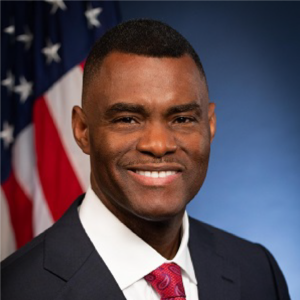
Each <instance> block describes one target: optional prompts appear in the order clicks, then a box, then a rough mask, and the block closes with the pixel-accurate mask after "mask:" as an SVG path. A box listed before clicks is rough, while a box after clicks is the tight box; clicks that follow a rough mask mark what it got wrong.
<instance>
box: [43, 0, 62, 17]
mask: <svg viewBox="0 0 300 300" xmlns="http://www.w3.org/2000/svg"><path fill="white" fill-rule="evenodd" d="M45 1H46V2H48V3H49V4H51V5H52V9H51V12H50V13H51V14H52V15H53V14H55V13H56V11H57V9H58V8H60V9H61V10H66V9H67V6H66V4H65V3H64V1H63V0H45Z"/></svg>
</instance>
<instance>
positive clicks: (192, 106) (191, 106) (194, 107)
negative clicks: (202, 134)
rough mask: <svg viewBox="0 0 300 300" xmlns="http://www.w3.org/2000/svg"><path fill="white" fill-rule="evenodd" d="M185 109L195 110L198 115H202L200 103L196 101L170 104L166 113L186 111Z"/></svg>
mask: <svg viewBox="0 0 300 300" xmlns="http://www.w3.org/2000/svg"><path fill="white" fill-rule="evenodd" d="M187 111H196V113H197V114H198V115H199V116H200V117H201V115H202V109H201V107H200V105H199V104H198V103H196V102H192V103H187V104H181V105H176V106H172V107H170V108H169V109H168V111H167V115H173V114H177V113H182V112H187Z"/></svg>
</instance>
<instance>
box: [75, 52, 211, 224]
mask: <svg viewBox="0 0 300 300" xmlns="http://www.w3.org/2000/svg"><path fill="white" fill-rule="evenodd" d="M76 109H77V111H76ZM76 109H75V110H74V111H73V114H74V115H73V118H74V124H75V125H74V124H73V127H74V126H75V127H76V126H77V125H76V124H77V121H76V120H79V119H81V120H84V121H83V123H80V122H81V121H80V122H79V123H80V126H77V127H80V128H81V129H80V130H78V132H80V134H81V135H80V134H79V135H80V137H79V138H78V137H76V138H77V141H79V140H80V138H81V137H82V138H83V140H84V141H85V142H84V143H83V145H82V144H81V142H80V141H79V142H78V143H79V144H80V146H81V148H82V149H83V151H84V152H85V153H87V154H89V155H90V159H91V182H92V188H93V190H94V191H95V192H96V194H97V195H98V196H99V198H100V199H101V200H102V202H103V203H104V204H105V205H106V206H107V207H108V208H109V209H110V210H111V211H112V212H113V213H114V214H116V215H118V216H119V217H120V218H121V219H122V218H124V216H127V218H128V217H130V216H133V215H134V216H135V217H138V218H142V219H144V220H152V221H159V220H166V219H168V218H172V217H174V216H176V215H179V214H182V213H183V211H184V209H185V207H186V205H187V203H188V202H189V201H190V200H191V199H192V198H193V197H194V196H195V195H196V193H197V192H198V191H199V189H200V187H201V185H202V183H203V181H204V178H205V175H206V171H207V165H208V158H209V152H210V143H211V140H212V137H213V135H214V130H215V116H214V104H208V92H207V88H206V84H205V81H204V79H203V78H202V77H201V76H200V73H199V70H198V69H197V66H196V64H195V62H194V61H193V60H192V58H190V57H189V56H187V55H186V56H183V57H181V58H153V57H145V56H138V55H133V54H131V55H130V54H124V53H112V54H110V55H108V56H107V57H106V58H105V59H104V61H103V63H102V65H101V68H100V70H99V73H98V74H97V75H96V76H95V78H94V79H93V80H92V82H91V83H90V85H89V87H88V92H87V94H86V95H85V105H84V107H83V110H84V114H85V117H81V118H78V114H82V112H81V111H80V109H79V108H76ZM82 116H83V114H82ZM75 132H76V129H75ZM75 136H76V133H75Z"/></svg>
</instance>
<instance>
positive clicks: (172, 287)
mask: <svg viewBox="0 0 300 300" xmlns="http://www.w3.org/2000/svg"><path fill="white" fill-rule="evenodd" d="M144 278H145V280H146V281H148V282H149V283H151V285H152V287H153V288H154V289H155V290H156V291H157V293H158V294H159V295H160V297H161V300H165V299H166V300H171V299H174V300H185V291H184V287H183V284H182V277H181V269H180V267H179V266H178V265H176V264H174V263H170V264H163V265H161V266H160V267H158V268H157V269H156V270H154V271H152V272H151V273H149V274H148V275H146V276H145V277H144Z"/></svg>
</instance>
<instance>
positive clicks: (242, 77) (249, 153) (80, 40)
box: [0, 0, 300, 299]
mask: <svg viewBox="0 0 300 300" xmlns="http://www.w3.org/2000/svg"><path fill="white" fill-rule="evenodd" d="M1 6H2V10H1V40H2V45H1V47H2V48H1V50H2V51H1V63H2V66H1V96H2V110H1V134H0V137H1V154H2V157H1V173H2V174H1V176H2V177H1V233H2V238H1V240H2V243H1V250H2V252H1V257H2V258H4V257H5V256H6V255H7V254H8V253H10V252H12V251H13V250H14V249H16V248H17V247H19V246H21V245H22V244H24V243H26V241H28V240H29V239H31V237H32V236H34V235H36V234H38V233H39V232H41V231H43V229H44V228H46V227H48V226H49V225H50V224H52V222H53V221H54V220H56V219H57V218H58V217H59V216H60V215H61V214H62V212H63V211H64V210H65V209H66V207H67V206H68V205H69V204H70V202H72V201H73V200H74V199H75V198H76V197H77V195H79V194H80V193H81V192H83V191H84V190H85V188H86V186H87V184H88V181H89V170H88V168H89V162H88V157H85V156H84V155H83V154H82V153H81V152H80V150H79V149H78V147H77V146H76V145H75V142H74V141H73V136H72V132H71V125H70V122H71V108H72V106H73V105H74V104H78V103H80V98H81V96H80V92H81V80H82V79H81V76H82V64H83V62H84V59H85V57H86V55H87V53H88V50H89V49H90V46H91V44H92V43H93V42H94V40H95V39H96V38H97V37H98V36H100V35H101V34H103V32H104V31H105V30H107V29H108V28H109V27H111V26H113V25H115V24H116V23H117V22H118V21H119V14H118V10H117V7H116V3H114V2H111V1H104V2H102V1H62V0H46V1H32V2H29V1H20V2H15V1H11V2H8V1H7V2H6V1H1ZM118 8H119V10H120V15H121V16H122V20H124V21H126V20H128V19H132V18H154V19H157V20H161V21H164V22H166V23H168V24H169V25H171V26H172V27H174V28H175V29H177V30H178V31H179V32H180V33H182V34H183V35H184V36H185V37H186V38H187V39H188V40H189V41H190V42H191V44H192V45H193V46H194V48H195V50H196V51H197V53H199V56H200V58H201V60H202V63H203V65H204V69H205V71H206V75H207V78H208V84H209V89H210V99H211V100H212V101H214V102H215V103H216V105H217V109H216V112H217V134H216V137H215V139H214V141H213V145H212V152H211V159H210V165H209V170H208V175H207V178H206V181H205V183H204V185H203V187H202V188H201V190H200V192H199V193H198V195H197V196H196V197H195V199H194V200H193V201H192V202H191V204H189V206H188V212H189V214H190V215H192V216H193V217H195V218H197V219H200V220H203V221H204V222H207V223H209V224H212V225H214V226H217V227H219V228H222V229H224V230H226V231H229V232H231V233H234V234H236V235H238V236H241V237H243V238H246V239H248V240H250V241H254V242H258V243H262V244H264V245H265V246H266V247H267V248H268V249H269V250H270V251H271V252H272V254H273V255H274V256H275V258H276V260H277V261H278V263H279V265H280V267H281V269H282V270H283V272H284V274H285V277H286V279H287V282H288V285H289V289H290V294H291V298H292V299H300V284H299V282H300V260H299V252H300V234H299V229H300V196H299V195H300V173H299V170H300V159H299V158H300V156H299V148H300V118H299V111H300V101H299V83H300V72H299V70H300V55H299V53H300V21H299V20H300V2H299V1H298V2H297V1H219V2H218V1H120V2H119V3H118Z"/></svg>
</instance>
